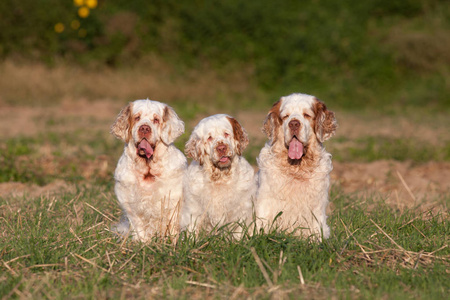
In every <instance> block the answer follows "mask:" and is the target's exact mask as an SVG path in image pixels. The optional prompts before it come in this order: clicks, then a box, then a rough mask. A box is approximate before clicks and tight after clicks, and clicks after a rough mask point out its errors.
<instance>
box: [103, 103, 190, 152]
mask: <svg viewBox="0 0 450 300" xmlns="http://www.w3.org/2000/svg"><path fill="white" fill-rule="evenodd" d="M183 132H184V123H183V121H181V120H180V118H178V116H177V114H176V113H175V111H174V110H173V109H172V108H171V107H170V106H168V105H166V104H163V103H160V102H157V101H152V100H136V101H134V102H130V103H129V104H128V105H127V106H126V107H124V108H123V109H122V110H121V111H120V113H119V115H118V116H117V119H116V121H115V122H114V124H113V125H112V126H111V133H112V134H113V135H114V136H116V137H117V138H119V139H121V140H123V141H124V142H125V143H127V144H128V145H131V146H132V147H135V148H136V154H137V155H138V156H140V157H142V158H145V159H147V160H149V159H151V158H152V157H153V153H154V150H155V147H157V145H158V144H159V143H163V144H164V145H166V146H168V145H169V144H171V143H173V142H174V141H175V139H176V138H177V137H179V136H180V135H181V134H183Z"/></svg>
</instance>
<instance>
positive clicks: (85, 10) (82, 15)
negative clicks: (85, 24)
mask: <svg viewBox="0 0 450 300" xmlns="http://www.w3.org/2000/svg"><path fill="white" fill-rule="evenodd" d="M78 15H79V16H80V18H87V17H88V16H89V8H87V7H86V6H82V7H80V8H79V9H78Z"/></svg>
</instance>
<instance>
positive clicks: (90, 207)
mask: <svg viewBox="0 0 450 300" xmlns="http://www.w3.org/2000/svg"><path fill="white" fill-rule="evenodd" d="M84 204H86V205H87V206H89V207H90V208H92V209H93V210H95V211H96V212H98V213H99V214H101V215H102V216H103V217H105V218H106V219H108V220H109V221H110V222H113V220H112V219H111V218H110V217H108V216H107V215H105V214H104V213H102V212H101V211H99V210H98V209H96V208H95V207H93V206H92V205H90V204H89V203H87V202H84Z"/></svg>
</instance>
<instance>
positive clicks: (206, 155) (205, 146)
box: [180, 114, 256, 232]
mask: <svg viewBox="0 0 450 300" xmlns="http://www.w3.org/2000/svg"><path fill="white" fill-rule="evenodd" d="M247 145H248V136H247V133H246V132H245V130H244V129H243V128H242V126H241V125H240V124H239V122H238V121H236V120H235V119H234V118H232V117H230V116H228V115H224V114H219V115H214V116H210V117H207V118H205V119H203V120H201V121H200V123H199V124H198V125H197V126H196V127H195V129H194V131H193V132H192V134H191V136H190V138H189V141H188V142H187V143H186V148H185V152H186V154H187V156H189V157H191V158H193V159H194V160H193V161H192V163H191V165H190V166H189V167H188V169H187V171H186V175H185V176H184V180H183V196H184V201H183V205H182V213H181V220H180V226H181V229H182V230H183V229H187V230H189V231H195V232H198V231H199V230H200V229H206V230H211V229H212V228H214V226H216V225H219V226H220V225H224V224H227V223H230V222H236V221H243V222H246V223H247V222H248V221H249V220H251V217H252V208H253V205H252V201H253V198H254V196H255V192H256V182H255V177H254V170H253V168H252V166H250V164H249V163H248V162H247V161H246V160H245V158H244V157H242V156H241V155H242V152H243V151H244V149H245V148H246V147H247Z"/></svg>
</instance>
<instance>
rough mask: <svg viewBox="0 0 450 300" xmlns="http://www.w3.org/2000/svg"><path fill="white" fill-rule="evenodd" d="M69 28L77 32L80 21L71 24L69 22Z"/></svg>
mask: <svg viewBox="0 0 450 300" xmlns="http://www.w3.org/2000/svg"><path fill="white" fill-rule="evenodd" d="M70 27H72V29H73V30H77V29H78V28H80V21H78V20H73V21H72V22H70Z"/></svg>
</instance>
